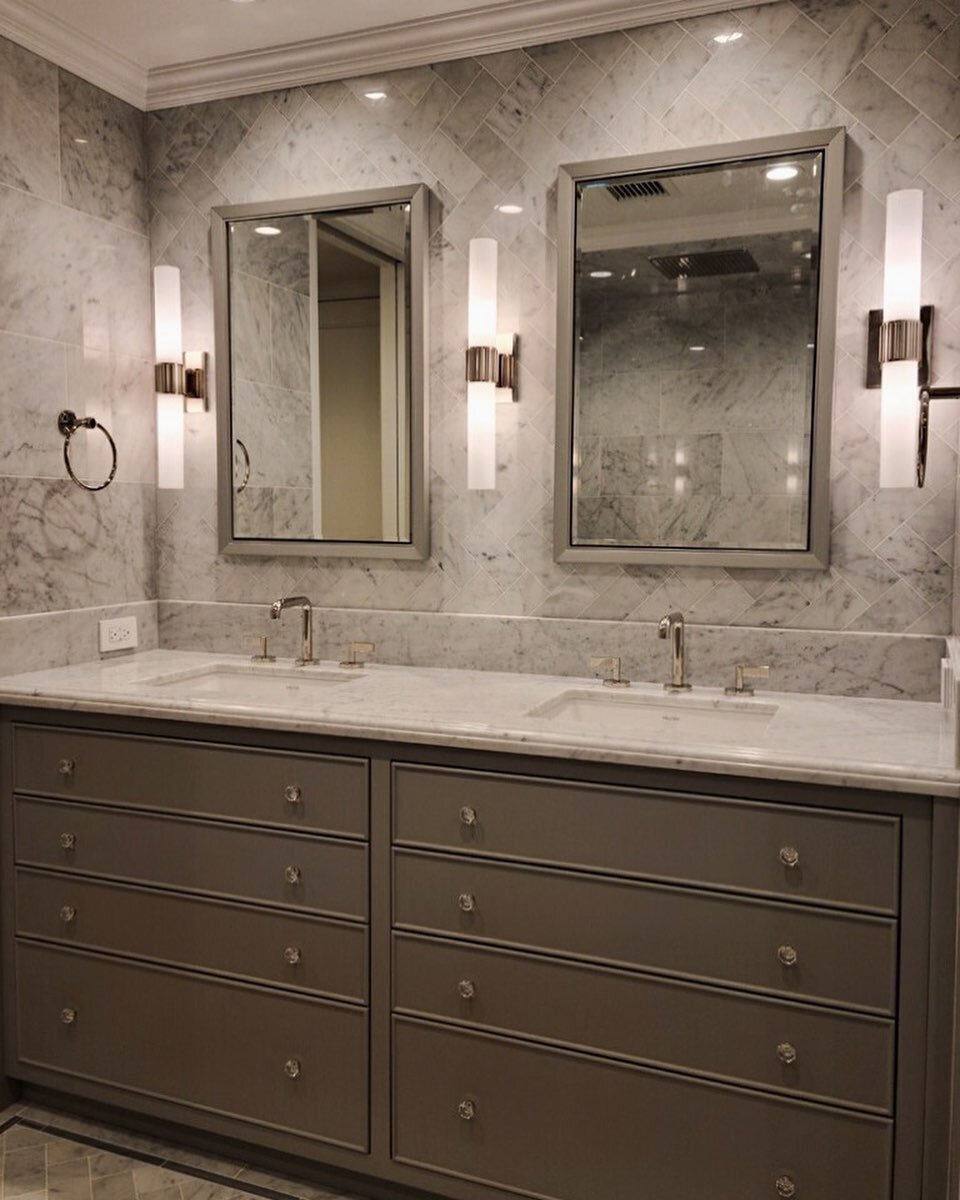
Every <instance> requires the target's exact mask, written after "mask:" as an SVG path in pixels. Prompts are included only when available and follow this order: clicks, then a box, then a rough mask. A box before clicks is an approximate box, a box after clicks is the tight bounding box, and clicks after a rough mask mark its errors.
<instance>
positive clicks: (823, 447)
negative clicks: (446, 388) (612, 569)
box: [555, 129, 844, 569]
mask: <svg viewBox="0 0 960 1200" xmlns="http://www.w3.org/2000/svg"><path fill="white" fill-rule="evenodd" d="M843 136H844V131H843V130H842V129H824V130H817V131H814V132H812V133H804V134H796V135H786V136H778V137H771V138H763V139H759V140H755V141H747V142H735V143H731V144H728V145H721V146H711V147H705V148H702V149H695V150H678V151H670V152H668V153H663V154H653V155H644V156H640V157H633V158H618V159H608V160H603V161H597V162H589V163H576V164H573V165H570V166H564V167H561V168H560V176H559V188H558V197H559V230H558V241H559V294H558V309H559V311H558V334H557V355H558V357H557V414H558V420H557V454H556V464H557V465H556V470H557V475H556V487H555V493H556V512H555V529H556V557H557V559H558V561H561V562H619V563H664V564H672V565H683V564H686V565H707V566H730V567H806V568H808V569H810V568H817V567H825V566H826V565H827V560H828V554H829V459H830V419H831V408H832V390H833V375H834V339H835V326H836V303H837V272H838V256H839V236H840V220H841V203H842V182H843Z"/></svg>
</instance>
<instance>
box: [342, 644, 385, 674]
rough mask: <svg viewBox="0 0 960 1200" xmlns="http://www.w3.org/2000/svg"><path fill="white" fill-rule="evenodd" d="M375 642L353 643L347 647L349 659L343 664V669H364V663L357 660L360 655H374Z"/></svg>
mask: <svg viewBox="0 0 960 1200" xmlns="http://www.w3.org/2000/svg"><path fill="white" fill-rule="evenodd" d="M376 648H377V647H376V646H375V645H374V644H373V642H351V643H350V644H349V646H347V657H346V658H345V659H344V660H343V662H341V664H340V666H341V667H347V668H354V667H362V666H363V661H362V660H360V659H358V658H357V655H358V654H372V653H373V652H374V650H376Z"/></svg>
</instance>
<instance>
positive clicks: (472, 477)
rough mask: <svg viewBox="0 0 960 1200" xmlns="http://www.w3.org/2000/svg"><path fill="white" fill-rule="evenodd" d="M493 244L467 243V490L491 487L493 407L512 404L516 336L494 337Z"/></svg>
mask: <svg viewBox="0 0 960 1200" xmlns="http://www.w3.org/2000/svg"><path fill="white" fill-rule="evenodd" d="M497 249H498V248H497V243H496V241H495V240H494V239H493V238H474V239H473V240H472V241H471V242H470V275H469V285H468V300H467V309H468V312H467V355H466V378H467V487H468V488H469V489H470V490H471V491H484V490H489V489H492V488H495V487H496V486H497V459H496V453H497V420H496V413H497V407H496V406H497V403H498V402H509V401H511V400H515V399H516V385H517V374H516V371H517V358H516V350H517V336H516V334H514V333H498V332H497Z"/></svg>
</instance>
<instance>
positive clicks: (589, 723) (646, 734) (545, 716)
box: [525, 688, 777, 742]
mask: <svg viewBox="0 0 960 1200" xmlns="http://www.w3.org/2000/svg"><path fill="white" fill-rule="evenodd" d="M776 712H777V705H776V704H767V703H765V702H763V701H757V700H744V699H726V698H725V697H722V696H718V697H717V698H716V699H700V698H699V697H698V698H693V697H691V696H683V695H678V696H668V695H663V696H650V695H642V694H640V693H637V692H628V691H622V692H621V691H614V690H612V689H610V690H604V691H599V690H594V689H588V688H576V689H571V690H570V691H566V692H561V693H560V695H558V696H554V697H553V698H552V699H550V700H547V701H545V702H544V703H543V704H539V705H537V707H536V708H531V709H530V710H529V711H528V712H527V713H526V714H525V715H526V716H528V717H535V718H537V719H538V720H543V721H549V722H550V723H551V724H553V725H555V726H556V727H557V728H558V729H561V728H562V729H564V730H569V731H571V732H577V733H584V734H594V735H600V736H601V737H603V736H607V737H611V736H616V737H621V736H627V737H635V738H638V739H649V738H654V739H657V740H660V739H668V740H677V739H686V738H689V739H691V740H694V739H695V740H696V741H700V742H703V741H711V742H727V741H741V742H742V741H748V742H749V741H754V740H756V739H757V738H759V737H762V736H763V734H764V732H765V731H766V729H767V726H768V725H769V724H770V722H771V721H772V720H773V718H774V716H775V715H776Z"/></svg>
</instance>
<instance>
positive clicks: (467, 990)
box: [457, 979, 477, 1000]
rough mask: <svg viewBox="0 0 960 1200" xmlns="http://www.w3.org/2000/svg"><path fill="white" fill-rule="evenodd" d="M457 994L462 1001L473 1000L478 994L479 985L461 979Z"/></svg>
mask: <svg viewBox="0 0 960 1200" xmlns="http://www.w3.org/2000/svg"><path fill="white" fill-rule="evenodd" d="M457 993H458V994H459V996H460V998H461V999H462V1000H472V999H473V998H474V996H475V995H476V994H477V985H476V984H475V983H474V982H473V980H472V979H461V980H460V982H459V983H458V984H457Z"/></svg>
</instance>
